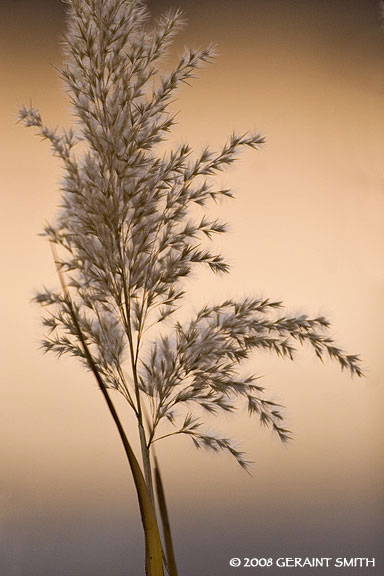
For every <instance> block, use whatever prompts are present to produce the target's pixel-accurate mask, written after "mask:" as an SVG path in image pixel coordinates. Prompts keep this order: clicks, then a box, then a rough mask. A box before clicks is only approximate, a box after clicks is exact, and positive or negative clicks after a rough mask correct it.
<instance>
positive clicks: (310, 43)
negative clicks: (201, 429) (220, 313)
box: [0, 0, 384, 576]
mask: <svg viewBox="0 0 384 576" xmlns="http://www.w3.org/2000/svg"><path fill="white" fill-rule="evenodd" d="M175 5H176V6H179V7H180V8H182V9H183V10H184V11H185V13H186V16H187V18H188V27H187V28H186V30H185V32H184V33H183V34H181V36H180V37H179V39H178V41H177V44H176V47H175V53H176V54H177V53H180V52H181V51H182V49H183V46H184V45H185V44H186V45H195V46H204V45H207V44H209V43H211V42H217V43H218V46H219V53H220V55H219V58H218V59H217V62H216V63H215V64H214V65H212V66H210V67H208V68H207V69H205V70H203V71H202V72H201V73H200V77H199V79H198V80H195V81H193V85H192V87H188V86H186V87H184V88H183V89H182V90H181V91H180V93H179V100H178V102H177V104H176V107H177V109H179V110H180V114H179V124H178V126H177V128H176V130H175V131H174V133H173V135H172V137H171V138H170V143H172V144H179V143H181V142H189V143H191V144H193V145H194V146H195V148H196V150H197V151H199V150H201V148H202V147H203V146H204V145H205V144H210V145H212V147H214V148H215V147H216V148H217V147H219V146H221V145H222V143H223V141H225V139H226V138H227V137H228V136H229V135H230V134H231V132H232V130H236V131H238V132H242V131H246V130H251V131H253V130H257V131H261V132H262V133H263V134H264V135H265V136H266V138H267V144H266V145H265V146H264V147H263V150H262V151H258V152H254V151H248V152H246V153H244V154H243V155H242V156H241V158H240V159H239V161H238V162H237V163H236V164H235V165H234V167H232V168H231V169H230V170H229V171H228V172H226V173H225V174H224V175H223V176H222V177H221V179H220V180H221V182H222V183H223V184H224V185H225V186H226V187H229V186H232V188H233V191H234V193H235V195H236V200H234V201H228V202H226V203H224V204H223V205H221V206H219V207H217V208H215V209H213V211H212V213H216V214H219V215H220V216H221V217H222V218H224V219H225V218H226V219H227V220H229V221H230V223H231V231H230V233H229V234H227V235H226V237H225V238H222V239H220V241H219V242H218V245H219V247H220V248H221V250H222V251H223V253H224V254H225V255H226V256H227V258H228V259H229V261H230V262H231V265H232V273H231V275H230V276H229V277H228V278H224V279H223V278H219V279H218V278H214V277H211V276H210V275H209V274H201V275H200V276H199V277H196V278H195V281H194V282H190V283H188V292H189V295H190V301H191V303H192V305H193V306H196V307H197V306H199V305H200V304H201V303H202V302H206V303H213V302H217V301H220V300H221V299H224V298H226V297H228V296H234V297H236V296H237V297H241V296H246V295H257V296H260V295H262V296H268V297H270V298H273V299H278V300H280V299H281V300H284V303H285V304H286V306H287V309H288V310H289V311H291V312H297V313H301V312H308V313H309V314H311V315H316V314H319V313H321V314H325V315H326V316H327V317H329V318H330V320H331V321H332V325H333V334H334V336H335V338H336V340H337V341H338V342H339V343H341V344H342V346H343V347H344V348H345V349H346V350H347V351H348V352H350V353H360V354H361V356H362V358H363V363H364V367H365V369H366V378H365V379H361V380H358V379H351V378H350V377H349V375H348V374H344V373H341V372H340V370H339V368H338V366H337V365H336V364H334V363H330V362H327V363H325V364H324V365H322V364H321V363H319V362H318V361H317V360H316V359H315V358H314V354H313V353H312V351H310V350H305V349H303V350H300V352H299V354H298V356H297V360H296V361H295V362H294V363H291V362H289V361H281V360H278V359H277V358H275V357H273V356H269V355H268V354H266V353H264V354H263V353H260V354H258V355H256V356H255V357H254V359H253V361H252V369H253V370H254V371H255V372H256V373H257V374H259V375H260V376H263V380H262V384H263V385H264V386H265V387H266V388H267V389H268V391H269V395H270V397H271V398H272V399H274V400H275V401H277V402H280V403H282V404H284V405H285V406H286V411H285V414H286V418H287V425H288V427H289V428H290V429H292V430H293V431H294V441H293V442H291V443H290V444H289V446H287V447H284V446H282V445H281V443H279V441H278V439H277V438H276V437H275V436H273V435H271V434H270V432H268V431H266V430H263V429H261V428H260V427H259V424H258V422H257V420H256V419H255V420H250V419H249V418H248V416H247V414H246V412H245V411H244V412H239V414H238V416H236V417H235V418H232V417H231V418H226V419H222V420H220V421H219V422H217V421H215V420H208V421H207V428H208V429H209V430H219V431H221V432H223V431H225V433H226V434H227V435H229V436H230V437H232V438H235V439H237V440H238V441H239V447H240V448H241V449H245V450H246V451H247V452H248V454H249V457H250V459H251V460H253V462H254V464H253V468H252V475H253V476H252V477H249V476H248V475H247V474H246V473H245V472H244V471H242V470H241V469H240V467H239V466H238V465H237V464H236V463H235V461H232V460H231V458H229V457H226V456H224V455H218V456H214V455H211V454H204V453H198V452H196V451H195V450H194V448H193V447H192V445H191V444H190V442H189V441H188V439H183V438H174V439H169V440H165V441H163V442H162V443H159V444H158V455H159V457H160V459H161V462H162V473H163V476H164V481H165V485H166V491H167V497H168V503H169V508H170V513H171V518H172V523H173V531H174V538H175V546H176V552H177V556H178V560H179V567H180V574H181V575H182V576H196V575H197V574H199V575H201V576H221V575H226V574H232V573H233V571H234V570H236V569H235V568H230V567H229V565H228V561H229V559H230V558H232V557H240V558H243V557H244V556H246V557H259V558H260V557H267V558H268V557H272V558H275V559H276V558H278V557H283V556H290V557H291V556H293V557H295V556H302V557H306V556H309V557H312V556H318V557H344V556H345V557H370V558H372V557H376V567H375V568H369V569H366V570H365V569H363V568H360V569H359V571H358V572H357V571H355V572H354V573H356V574H357V573H358V574H359V575H360V574H365V573H368V572H369V573H371V574H378V575H379V574H383V563H382V562H383V555H382V552H380V548H381V547H380V546H379V542H380V541H381V534H382V529H383V517H384V516H383V490H382V488H383V459H382V448H383V417H382V412H383V407H384V392H383V376H382V354H383V352H382V350H383V345H382V340H381V334H382V322H383V282H384V273H383V235H384V234H383V226H382V220H383V209H384V174H383V168H382V166H383V162H382V156H383V144H384V142H383V140H384V114H383V103H384V77H383V61H384V29H383V26H382V22H381V21H380V11H379V6H378V4H377V3H376V2H375V1H374V0H348V1H347V0H345V1H343V0H305V1H304V0H274V1H273V2H270V1H268V0H204V1H202V0H193V1H192V0H177V2H176V3H175ZM149 7H150V9H151V11H152V13H153V14H154V15H158V14H159V13H161V12H162V11H163V10H165V9H167V8H168V7H169V2H168V0H161V1H159V0H153V1H151V2H149ZM63 28H64V9H63V5H62V4H61V3H60V1H59V0H33V1H32V2H31V1H27V0H2V1H1V3H0V67H1V68H0V77H1V89H0V100H1V104H0V125H1V133H0V158H1V160H0V166H1V171H0V186H1V215H0V222H1V225H0V234H1V236H2V238H1V243H0V247H1V265H2V272H1V275H2V281H1V293H2V299H1V302H2V310H1V314H2V321H1V325H2V326H1V347H0V349H1V356H2V361H1V372H0V374H1V376H0V378H1V394H2V398H1V404H0V450H1V454H0V457H1V464H2V470H1V474H0V572H1V574H2V575H4V576H48V575H49V576H50V575H54V576H84V575H88V574H89V575H91V574H92V576H101V575H105V574H108V575H109V576H120V575H123V574H125V575H126V574H129V575H132V576H133V575H136V574H138V575H139V574H142V573H143V545H142V533H141V525H140V519H139V513H138V507H137V503H136V497H135V493H134V487H133V483H132V480H131V477H130V472H129V469H128V466H127V465H126V461H125V457H124V453H123V450H122V448H121V446H120V442H119V439H118V437H117V433H116V431H115V429H114V426H113V423H112V420H111V419H110V416H109V414H108V413H107V411H106V409H105V406H104V403H103V400H102V397H101V395H100V393H99V392H98V390H97V388H96V385H95V383H94V381H93V379H92V377H91V376H90V375H88V374H86V373H84V372H83V371H82V369H81V367H80V366H79V365H78V364H77V363H76V362H75V361H74V360H71V359H62V360H60V361H58V360H56V359H55V358H53V357H51V356H46V357H43V355H42V354H41V351H39V342H40V338H41V335H42V329H41V327H40V320H39V316H40V310H39V309H38V307H37V306H34V305H32V304H31V302H30V301H31V298H32V296H33V294H34V291H35V290H36V289H38V288H40V287H41V286H42V285H47V286H56V285H57V279H56V276H55V270H54V266H53V263H52V257H51V254H50V250H49V246H48V245H47V243H46V242H45V241H44V240H43V239H42V238H39V236H38V233H39V232H40V231H41V230H42V228H43V226H44V224H45V222H46V221H47V220H51V221H52V220H53V219H54V214H55V210H56V207H57V205H58V204H59V192H58V190H59V183H60V178H61V175H62V171H61V167H60V165H59V163H58V161H57V160H56V159H54V158H52V157H50V151H49V146H48V144H47V143H43V144H42V143H40V142H39V139H38V138H36V137H35V136H34V135H33V133H32V131H31V130H30V131H26V130H25V129H23V128H22V127H20V125H16V121H17V111H18V108H19V107H20V106H21V105H22V104H28V103H29V102H30V101H32V103H33V105H34V106H36V107H38V108H39V109H40V110H41V112H42V116H43V118H44V119H45V121H46V122H47V123H48V124H49V125H50V126H56V125H66V126H67V125H69V124H70V122H71V116H70V110H69V104H68V100H67V98H66V95H65V92H64V89H63V86H62V84H61V82H60V81H59V80H58V77H57V72H56V70H55V68H54V66H60V63H61V61H62V57H61V51H60V45H59V41H60V35H61V33H62V31H63ZM172 61H173V60H172V59H170V61H169V63H170V64H171V63H172ZM119 406H120V409H121V413H122V417H123V418H124V420H125V421H126V422H127V426H128V429H129V430H130V431H131V433H132V435H136V427H135V425H134V422H133V420H132V419H131V416H130V415H129V413H128V412H127V411H126V409H125V406H124V405H122V404H119ZM238 570H241V569H238ZM254 570H255V569H254ZM257 570H258V573H260V572H261V573H264V572H265V570H264V571H263V570H261V569H260V568H259V569H257ZM296 570H299V569H296ZM296 570H295V569H287V572H288V573H293V572H295V571H296ZM314 570H316V569H313V570H311V569H309V568H306V569H305V574H310V573H312V572H313V571H314ZM340 572H341V573H343V572H348V573H349V571H348V569H346V570H343V569H340V568H339V569H333V570H332V569H331V568H329V569H328V570H327V574H329V575H332V574H333V573H338V574H339V573H340ZM275 573H276V574H277V573H280V571H279V570H277V569H275V570H274V569H273V568H271V569H269V570H268V574H272V575H273V574H275Z"/></svg>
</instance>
